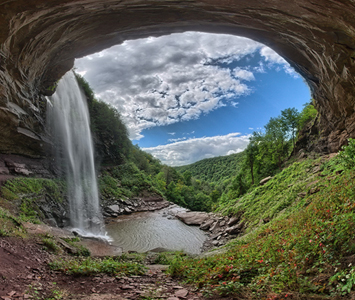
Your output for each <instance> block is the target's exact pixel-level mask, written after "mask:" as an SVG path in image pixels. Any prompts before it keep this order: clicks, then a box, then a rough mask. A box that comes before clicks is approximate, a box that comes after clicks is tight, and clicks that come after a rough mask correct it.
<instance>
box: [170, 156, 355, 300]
mask: <svg viewBox="0 0 355 300" xmlns="http://www.w3.org/2000/svg"><path fill="white" fill-rule="evenodd" d="M320 166H321V167H322V169H323V171H322V174H321V176H318V175H316V174H315V173H314V170H316V169H319V167H320ZM335 168H336V164H334V160H333V162H331V163H324V161H323V160H320V159H317V160H316V161H314V162H312V161H310V160H308V161H305V162H302V163H295V164H293V165H292V166H290V167H289V168H288V169H285V170H284V171H283V172H281V173H280V174H278V175H277V176H275V178H274V179H273V180H271V181H269V182H268V183H267V184H266V185H265V186H261V187H259V188H257V189H255V190H253V191H252V192H251V194H250V195H248V194H246V195H245V196H244V197H243V199H240V200H239V201H238V202H236V203H235V204H234V207H233V209H235V210H236V211H238V210H239V209H240V206H243V207H244V209H246V212H245V213H244V216H243V217H244V220H245V221H247V222H250V223H253V224H257V223H258V221H259V220H260V219H261V218H263V217H271V219H270V222H268V223H267V224H263V225H261V224H259V227H258V228H257V229H254V230H253V231H250V232H249V233H248V234H246V235H245V236H244V237H241V238H238V239H236V240H234V241H232V242H231V243H230V244H229V245H228V246H227V247H226V251H225V252H224V253H222V254H216V255H214V256H208V257H204V258H197V259H194V258H190V257H183V258H180V259H179V260H178V259H177V260H175V261H174V263H172V264H171V267H170V269H169V270H170V271H169V272H170V273H171V274H173V275H174V276H179V277H181V278H182V279H184V280H185V281H187V282H188V283H193V284H196V285H197V286H198V287H199V288H205V289H206V288H208V289H210V290H216V291H218V292H220V293H222V294H230V295H234V296H236V295H237V294H241V295H242V296H247V295H253V297H254V298H255V299H268V298H269V297H271V296H272V295H274V296H275V297H277V299H281V298H285V296H286V294H288V295H290V294H291V295H297V297H298V298H300V299H301V298H302V299H311V298H312V297H313V295H315V294H318V295H320V296H319V297H325V298H327V297H328V298H331V299H334V298H336V297H337V296H339V295H342V294H343V295H344V294H348V293H350V292H351V291H353V290H354V282H355V281H354V280H355V279H354V278H355V276H354V275H353V274H354V271H353V269H354V268H353V266H351V264H349V265H348V264H346V265H344V264H343V263H342V264H341V262H343V261H344V259H345V258H352V257H353V255H354V254H355V245H354V240H353V228H354V225H355V210H354V207H355V200H354V199H355V189H354V188H353V187H354V184H355V182H354V178H355V174H354V172H353V171H352V170H345V171H344V172H343V173H341V174H338V175H335V173H334V170H335ZM312 188H316V191H317V192H312V193H311V192H310V189H312ZM283 190H285V191H284V192H283ZM300 191H303V192H306V193H305V195H304V196H302V197H303V198H302V197H300V196H299V195H298V193H299V192H300ZM279 193H281V194H282V195H281V196H280V197H278V194H279ZM275 197H278V198H277V199H274V198H275ZM287 197H288V198H287ZM252 198H253V199H254V201H252V200H251V199H252ZM284 198H287V199H286V200H284ZM247 199H249V200H247ZM262 199H263V200H262ZM269 202H271V203H269ZM258 207H260V208H258ZM254 210H257V211H256V212H254ZM264 210H265V211H266V213H264ZM345 261H346V260H345ZM341 266H343V267H341ZM241 298H243V297H241Z"/></svg>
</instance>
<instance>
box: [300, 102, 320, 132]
mask: <svg viewBox="0 0 355 300" xmlns="http://www.w3.org/2000/svg"><path fill="white" fill-rule="evenodd" d="M317 114H318V112H317V110H316V108H315V107H314V105H313V103H312V101H310V102H309V103H306V104H305V105H304V108H303V110H302V112H301V114H300V120H299V125H298V126H299V130H301V129H303V127H304V126H305V125H306V124H307V123H308V122H310V121H311V120H314V119H315V118H316V116H317Z"/></svg>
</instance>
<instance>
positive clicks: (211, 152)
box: [142, 132, 250, 166]
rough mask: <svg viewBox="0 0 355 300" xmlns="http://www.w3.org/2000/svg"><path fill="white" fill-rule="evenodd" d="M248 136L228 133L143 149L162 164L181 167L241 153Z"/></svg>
mask: <svg viewBox="0 0 355 300" xmlns="http://www.w3.org/2000/svg"><path fill="white" fill-rule="evenodd" d="M249 137H250V135H241V134H240V133H238V132H236V133H230V134H227V135H219V136H213V137H203V138H192V139H188V140H184V141H178V142H175V143H172V144H168V145H160V146H157V147H150V148H143V149H142V150H144V151H146V152H149V153H151V154H152V155H153V156H155V157H156V158H158V159H160V161H161V162H162V163H164V164H167V165H170V166H182V165H187V164H191V163H193V162H196V161H198V160H201V159H204V158H210V157H215V156H222V155H229V154H232V153H238V152H241V151H243V150H244V149H245V148H246V146H247V145H248V143H249Z"/></svg>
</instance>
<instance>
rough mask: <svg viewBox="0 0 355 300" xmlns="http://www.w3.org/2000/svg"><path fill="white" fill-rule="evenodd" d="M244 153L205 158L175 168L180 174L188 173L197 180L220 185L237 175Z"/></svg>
mask: <svg viewBox="0 0 355 300" xmlns="http://www.w3.org/2000/svg"><path fill="white" fill-rule="evenodd" d="M244 155H245V154H244V152H241V153H236V154H231V155H227V156H219V157H212V158H206V159H203V160H200V161H197V162H195V163H193V164H190V165H186V166H180V167H175V169H176V170H177V171H178V172H180V173H182V174H183V173H184V172H190V173H191V175H192V176H193V177H195V178H196V179H198V180H203V181H208V182H215V183H217V184H219V183H222V182H223V181H224V180H226V179H229V178H231V177H233V176H235V175H237V174H238V172H239V170H240V168H241V164H242V162H243V159H244Z"/></svg>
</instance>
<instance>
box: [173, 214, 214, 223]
mask: <svg viewBox="0 0 355 300" xmlns="http://www.w3.org/2000/svg"><path fill="white" fill-rule="evenodd" d="M176 217H177V218H178V219H179V220H181V221H182V222H184V223H185V224H187V225H201V224H202V223H203V222H205V221H206V220H207V219H208V218H209V216H208V213H205V212H201V211H189V212H182V213H178V214H177V215H176Z"/></svg>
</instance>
